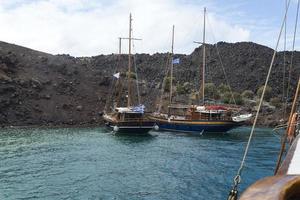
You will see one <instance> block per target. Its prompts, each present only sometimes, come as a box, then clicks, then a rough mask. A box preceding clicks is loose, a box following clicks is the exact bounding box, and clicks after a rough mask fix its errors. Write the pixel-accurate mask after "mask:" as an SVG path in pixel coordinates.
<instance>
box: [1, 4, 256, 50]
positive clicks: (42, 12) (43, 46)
mask: <svg viewBox="0 0 300 200" xmlns="http://www.w3.org/2000/svg"><path fill="white" fill-rule="evenodd" d="M24 2H26V3H24ZM204 3H206V4H205V5H208V2H204V1H202V2H200V3H197V4H196V3H184V2H180V1H178V0H152V1H149V0H118V1H96V0H63V1H62V0H31V1H21V0H0V27H1V32H0V40H2V41H7V42H11V43H15V44H19V45H23V46H26V47H30V48H33V49H37V50H40V51H45V52H49V53H53V54H58V53H68V54H71V55H74V56H90V55H98V54H108V53H115V52H117V48H118V40H117V38H118V37H120V36H123V37H124V36H125V37H126V36H127V35H128V15H129V12H132V14H133V18H134V21H133V28H134V36H135V37H140V38H142V39H143V40H142V41H139V42H135V44H136V45H135V46H136V51H137V52H145V53H155V52H166V51H169V49H170V42H171V27H172V24H175V26H176V33H175V36H176V38H175V52H176V53H191V52H192V51H193V49H194V48H195V47H196V45H195V44H193V43H192V41H194V40H201V38H202V23H203V19H202V10H203V6H204ZM208 9H209V7H208ZM209 22H210V24H211V27H212V29H213V30H214V34H215V36H216V40H222V41H229V42H236V41H245V40H249V37H250V31H249V30H247V29H245V28H243V27H240V26H238V25H233V24H230V23H228V22H227V21H225V20H223V19H222V17H221V16H218V15H217V14H216V13H210V14H209ZM207 34H208V42H211V43H214V42H216V41H214V40H213V39H212V37H211V36H209V35H210V30H209V27H208V33H207ZM123 46H124V49H123V51H127V43H126V44H125V42H124V43H123Z"/></svg>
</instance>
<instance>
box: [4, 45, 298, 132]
mask: <svg viewBox="0 0 300 200" xmlns="http://www.w3.org/2000/svg"><path fill="white" fill-rule="evenodd" d="M215 46H216V45H209V46H208V47H207V60H208V63H207V66H208V68H207V72H208V74H207V80H208V81H210V82H212V83H214V84H215V85H216V86H219V85H220V84H221V83H224V82H225V79H224V75H223V72H222V69H221V67H220V63H219V61H218V55H217V53H216V50H215ZM218 48H219V51H220V54H221V56H222V59H223V64H224V68H225V71H226V74H227V76H228V80H229V83H230V85H231V87H232V88H233V90H234V91H235V92H238V93H242V92H243V91H244V90H251V91H253V92H254V93H256V91H257V90H258V88H259V87H260V86H261V85H263V83H264V81H265V77H266V73H267V70H268V67H269V63H270V60H271V55H272V53H273V50H272V49H270V48H268V47H265V46H261V45H258V44H255V43H251V42H240V43H234V44H231V43H225V42H220V43H218ZM201 51H202V49H201V47H199V48H197V49H195V51H194V52H193V53H191V54H190V55H183V54H178V55H176V57H178V58H180V60H181V63H180V64H179V65H178V66H176V67H175V71H174V74H175V79H176V84H184V83H186V82H191V81H192V83H193V84H194V83H195V85H196V86H197V83H198V82H199V78H198V74H199V72H198V70H199V66H200V65H201V62H202V58H201ZM290 54H291V52H287V56H288V57H289V56H290ZM135 56H136V58H135V59H136V65H137V66H138V74H139V87H140V89H141V97H142V100H143V102H144V103H145V104H146V106H147V108H148V111H153V110H154V108H155V102H156V98H157V96H158V95H159V88H160V87H161V81H162V79H163V77H164V73H163V72H164V68H165V63H166V59H167V56H168V55H167V54H166V53H156V54H153V55H148V54H137V55H135ZM282 56H283V53H282V52H280V53H278V56H277V57H276V60H275V65H274V70H273V72H272V75H271V80H270V86H271V87H272V94H271V95H272V96H273V97H278V98H281V97H282V87H283V86H282V80H283V76H282V74H283V71H282V68H283V67H282V65H283V63H282V62H283V59H282ZM293 62H294V69H293V73H292V76H291V88H295V85H296V81H297V78H298V77H297V76H298V75H297V74H299V71H300V67H299V64H300V54H299V52H295V54H294V61H293ZM288 64H289V62H287V65H288ZM126 66H127V56H126V55H122V56H121V59H120V62H119V63H118V56H117V55H114V54H111V55H99V56H94V57H78V58H75V57H72V56H69V55H51V54H47V53H43V52H39V51H35V50H32V49H28V48H25V47H21V46H17V45H13V44H9V43H5V42H0V126H1V127H9V126H25V127H29V126H49V127H54V126H61V127H62V126H74V127H76V126H85V125H87V126H94V125H96V126H97V125H103V121H102V117H101V114H102V112H103V108H104V106H105V103H106V101H107V97H108V95H109V93H110V85H111V81H112V74H113V73H114V72H115V71H122V70H123V71H125V69H126ZM286 79H287V77H286ZM197 87H198V86H197ZM292 92H293V91H292V90H291V91H290V94H292ZM123 100H124V99H123ZM252 111H253V112H254V110H252ZM281 116H282V109H281V108H275V109H271V110H270V109H268V108H266V109H263V111H262V116H261V119H260V120H259V125H260V126H274V125H276V124H278V123H279V120H280V119H281Z"/></svg>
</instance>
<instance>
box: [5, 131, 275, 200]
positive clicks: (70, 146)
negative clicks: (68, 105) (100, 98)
mask: <svg viewBox="0 0 300 200" xmlns="http://www.w3.org/2000/svg"><path fill="white" fill-rule="evenodd" d="M249 132H250V130H249V128H240V129H236V130H234V131H232V132H230V133H229V134H225V135H210V136H208V135H204V136H188V135H184V134H172V133H168V132H166V133H159V132H152V133H151V135H149V136H143V137H138V136H116V135H113V134H111V133H109V132H107V131H106V130H105V129H103V128H84V129H81V128H76V129H4V130H0V199H46V200H47V199H130V200H134V199H155V200H156V199H172V200H174V199H200V200H201V199H205V200H210V199H212V200H215V199H220V200H221V199H226V197H227V194H228V191H229V189H230V187H231V184H232V179H233V177H234V175H235V173H236V171H237V168H238V166H239V164H240V160H241V157H242V153H243V150H244V147H245V144H246V142H247V139H248V136H249ZM278 149H279V140H278V139H277V138H276V137H274V136H273V135H272V133H271V130H270V129H258V130H257V131H256V134H255V138H254V142H253V143H252V145H251V149H250V152H249V153H250V154H249V157H248V159H247V163H246V164H247V166H246V168H245V171H244V173H243V177H242V178H243V180H242V181H243V182H242V190H243V189H245V187H247V186H248V185H249V184H251V183H253V182H254V181H255V180H257V179H259V178H261V177H263V176H268V175H272V173H273V169H274V165H275V160H276V156H277V153H278Z"/></svg>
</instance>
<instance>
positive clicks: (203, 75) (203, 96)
mask: <svg viewBox="0 0 300 200" xmlns="http://www.w3.org/2000/svg"><path fill="white" fill-rule="evenodd" d="M203 16H204V17H203V43H202V45H203V46H202V47H203V66H202V103H203V104H204V98H205V94H204V92H205V64H206V63H205V62H206V58H205V17H206V8H205V7H204V15H203ZM200 90H201V88H200Z"/></svg>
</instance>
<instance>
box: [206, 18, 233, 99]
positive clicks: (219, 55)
mask: <svg viewBox="0 0 300 200" xmlns="http://www.w3.org/2000/svg"><path fill="white" fill-rule="evenodd" d="M207 23H208V25H209V27H210V29H211V33H212V36H213V40H214V43H215V44H216V50H217V54H218V58H219V60H220V64H221V68H222V71H223V74H224V77H225V81H226V84H227V85H228V87H229V91H230V94H231V98H232V100H233V102H234V104H235V105H236V101H235V98H234V95H233V91H232V88H231V86H230V84H229V80H228V77H227V74H226V71H225V67H224V64H223V60H222V58H221V54H220V51H219V48H218V43H217V42H216V37H215V34H214V31H213V29H212V26H211V24H210V22H209V18H208V15H207Z"/></svg>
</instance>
